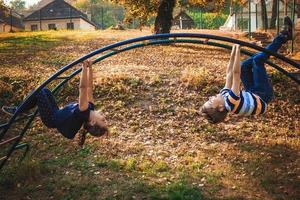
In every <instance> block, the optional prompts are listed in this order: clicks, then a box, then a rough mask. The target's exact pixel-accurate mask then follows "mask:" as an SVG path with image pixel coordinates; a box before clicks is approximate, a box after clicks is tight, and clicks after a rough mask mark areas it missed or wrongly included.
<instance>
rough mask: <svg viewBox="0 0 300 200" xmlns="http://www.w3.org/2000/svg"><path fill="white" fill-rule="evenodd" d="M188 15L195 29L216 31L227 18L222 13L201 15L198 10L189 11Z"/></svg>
mask: <svg viewBox="0 0 300 200" xmlns="http://www.w3.org/2000/svg"><path fill="white" fill-rule="evenodd" d="M188 14H189V15H190V16H191V17H192V18H193V20H194V22H195V26H196V28H202V29H218V28H219V27H220V26H222V25H223V24H224V23H225V21H226V19H227V17H228V16H227V15H225V14H222V13H202V12H201V11H199V10H198V11H192V10H189V11H188Z"/></svg>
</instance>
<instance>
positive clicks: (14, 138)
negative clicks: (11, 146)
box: [0, 135, 20, 146]
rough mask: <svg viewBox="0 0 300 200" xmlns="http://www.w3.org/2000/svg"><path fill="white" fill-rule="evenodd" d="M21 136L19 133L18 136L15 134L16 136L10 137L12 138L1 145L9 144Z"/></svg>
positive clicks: (0, 144)
mask: <svg viewBox="0 0 300 200" xmlns="http://www.w3.org/2000/svg"><path fill="white" fill-rule="evenodd" d="M19 137H20V136H19V135H18V136H15V137H13V138H10V139H8V140H5V141H3V142H1V143H0V146H2V145H5V144H7V143H10V142H12V141H14V140H16V139H18V138H19Z"/></svg>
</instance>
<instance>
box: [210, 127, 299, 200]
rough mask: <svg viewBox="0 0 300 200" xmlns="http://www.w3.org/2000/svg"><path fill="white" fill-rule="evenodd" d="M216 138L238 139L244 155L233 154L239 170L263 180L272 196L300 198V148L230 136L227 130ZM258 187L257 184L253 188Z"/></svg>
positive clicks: (265, 188)
mask: <svg viewBox="0 0 300 200" xmlns="http://www.w3.org/2000/svg"><path fill="white" fill-rule="evenodd" d="M213 136H214V140H215V141H214V142H220V143H222V142H228V143H235V144H236V147H237V148H238V149H239V150H240V151H242V155H246V154H247V155H249V156H250V158H248V159H247V160H246V161H245V159H244V158H243V157H232V158H229V159H230V160H232V161H231V164H232V166H233V167H234V168H235V169H236V170H237V171H241V170H244V171H245V172H246V174H247V176H248V177H249V180H252V181H253V183H254V182H258V183H259V187H262V188H263V190H265V191H266V192H267V193H268V194H269V195H270V196H271V197H272V199H299V197H300V179H299V175H300V168H299V166H300V165H299V152H298V151H297V150H295V149H292V148H291V147H289V146H288V145H284V144H273V145H271V144H261V143H255V142H251V141H244V140H242V139H240V138H232V137H228V135H227V134H225V133H223V134H222V133H220V132H219V133H216V134H213ZM254 190H256V191H257V189H255V188H253V191H254Z"/></svg>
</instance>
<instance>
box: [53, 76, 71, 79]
mask: <svg viewBox="0 0 300 200" xmlns="http://www.w3.org/2000/svg"><path fill="white" fill-rule="evenodd" d="M56 79H70V76H59V77H57V78H56Z"/></svg>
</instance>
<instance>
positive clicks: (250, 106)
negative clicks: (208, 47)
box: [201, 17, 293, 123]
mask: <svg viewBox="0 0 300 200" xmlns="http://www.w3.org/2000/svg"><path fill="white" fill-rule="evenodd" d="M292 24H293V23H292V21H291V19H290V18H289V17H285V18H284V26H283V30H282V31H281V32H280V33H279V34H278V35H277V36H276V37H275V38H274V40H273V41H272V43H271V44H269V45H268V46H267V47H266V49H268V50H270V51H273V52H277V51H278V50H279V49H280V47H281V46H282V44H284V43H286V42H287V41H288V40H291V39H292V26H293V25H292ZM268 58H269V55H268V54H266V53H264V52H260V53H257V54H255V55H253V56H252V57H250V58H248V59H247V60H244V61H243V62H241V61H240V46H239V45H234V46H233V48H232V52H231V57H230V61H229V64H228V66H227V71H226V84H225V87H224V88H223V89H222V90H221V91H220V93H219V94H217V95H215V96H213V97H210V98H209V100H208V101H207V102H206V103H205V104H204V105H203V106H202V108H201V111H202V113H204V116H205V117H206V118H207V119H208V120H209V121H210V122H211V123H218V122H222V121H223V120H224V119H225V117H226V115H227V113H229V112H230V113H234V114H238V115H241V116H249V115H258V114H263V113H265V112H266V110H267V103H269V102H270V101H271V100H272V98H273V88H272V85H271V84H270V82H269V79H268V75H267V72H266V68H265V66H264V65H265V62H266V61H267V60H268ZM241 81H242V83H243V85H244V90H240V82H241Z"/></svg>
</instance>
